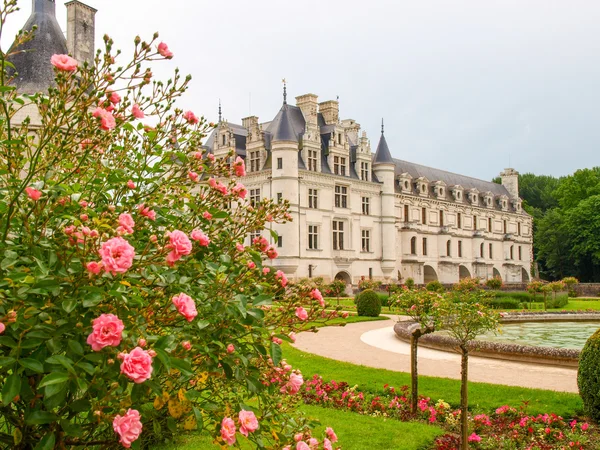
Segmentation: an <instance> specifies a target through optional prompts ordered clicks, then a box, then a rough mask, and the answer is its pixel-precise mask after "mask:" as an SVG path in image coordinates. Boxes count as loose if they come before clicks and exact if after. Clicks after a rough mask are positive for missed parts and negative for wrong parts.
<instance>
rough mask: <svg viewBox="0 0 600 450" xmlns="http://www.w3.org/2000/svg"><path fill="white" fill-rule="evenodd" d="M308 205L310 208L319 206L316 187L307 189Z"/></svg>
mask: <svg viewBox="0 0 600 450" xmlns="http://www.w3.org/2000/svg"><path fill="white" fill-rule="evenodd" d="M308 207H309V208H312V209H317V208H318V207H319V206H318V197H317V190H316V189H309V190H308Z"/></svg>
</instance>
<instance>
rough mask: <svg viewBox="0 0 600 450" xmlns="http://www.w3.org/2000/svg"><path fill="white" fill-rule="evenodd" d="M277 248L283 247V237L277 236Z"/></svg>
mask: <svg viewBox="0 0 600 450" xmlns="http://www.w3.org/2000/svg"><path fill="white" fill-rule="evenodd" d="M277 247H283V236H277Z"/></svg>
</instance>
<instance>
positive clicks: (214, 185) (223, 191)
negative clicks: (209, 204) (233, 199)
mask: <svg viewBox="0 0 600 450" xmlns="http://www.w3.org/2000/svg"><path fill="white" fill-rule="evenodd" d="M208 185H209V186H210V187H211V188H213V189H214V190H215V191H218V192H220V193H221V194H223V195H227V192H228V191H227V186H225V185H224V184H223V183H221V182H220V181H217V180H215V179H214V178H212V177H211V178H209V179H208Z"/></svg>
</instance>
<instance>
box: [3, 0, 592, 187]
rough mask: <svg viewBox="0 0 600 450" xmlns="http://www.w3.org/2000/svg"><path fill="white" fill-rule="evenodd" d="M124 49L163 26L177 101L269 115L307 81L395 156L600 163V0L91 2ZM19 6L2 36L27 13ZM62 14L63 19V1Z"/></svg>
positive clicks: (566, 169) (470, 163)
mask: <svg viewBox="0 0 600 450" xmlns="http://www.w3.org/2000/svg"><path fill="white" fill-rule="evenodd" d="M85 3H87V4H89V5H90V6H93V7H95V8H97V9H98V13H97V15H96V36H97V43H98V45H99V44H100V43H101V38H102V35H103V34H104V33H107V34H109V35H110V36H111V37H112V38H113V39H114V40H115V43H116V47H118V48H122V49H123V50H124V51H125V50H126V49H128V48H131V47H132V44H131V42H132V40H133V38H134V37H135V35H136V34H139V35H140V36H141V37H142V38H146V39H149V38H150V37H151V35H152V33H153V32H154V31H159V32H160V35H161V39H162V40H164V41H165V42H166V43H167V44H168V45H169V47H170V49H171V50H172V51H173V52H174V53H175V58H174V59H173V60H171V61H169V62H166V63H162V64H158V65H157V67H156V68H155V69H154V70H153V71H154V73H155V75H156V76H160V77H168V75H169V73H170V71H172V70H173V69H174V68H175V67H179V68H180V69H181V71H182V72H183V73H184V74H187V73H190V74H191V75H192V76H193V80H192V86H191V88H190V90H189V91H188V93H187V94H186V96H185V99H184V100H183V102H182V105H181V106H182V107H184V108H191V109H193V110H194V111H195V112H196V113H198V114H204V115H205V116H206V117H207V118H209V119H210V120H216V118H217V105H218V99H219V98H221V99H222V102H223V111H224V116H225V118H227V119H228V120H229V121H230V122H235V123H241V118H242V117H245V116H248V115H249V113H250V101H249V100H250V97H251V112H252V114H254V115H257V116H258V117H259V119H260V120H261V121H268V120H271V119H272V118H273V117H274V116H275V115H276V114H277V111H278V110H279V107H280V106H281V101H282V99H281V90H282V87H281V79H282V78H284V77H285V78H286V79H287V81H288V100H289V101H290V103H294V102H295V101H294V97H295V96H297V95H301V94H305V93H307V92H312V93H315V94H317V95H319V101H324V100H329V99H335V98H336V96H338V95H339V97H340V115H341V118H353V119H355V120H356V121H357V122H359V123H360V124H361V125H362V126H363V129H365V130H366V131H367V133H368V136H369V137H370V138H371V146H372V148H373V151H375V148H376V146H377V141H378V139H379V129H380V122H381V117H384V118H385V123H386V138H387V141H388V144H389V146H390V150H391V152H392V155H393V156H394V157H397V158H401V159H406V160H409V161H413V162H417V163H421V164H425V165H430V166H434V167H438V168H440V169H445V170H449V171H453V172H459V173H463V174H465V175H470V176H475V177H478V178H483V179H490V178H492V177H494V176H496V175H497V174H498V173H499V172H500V171H501V170H502V169H503V168H504V167H508V164H509V161H510V165H511V166H512V167H514V168H516V169H517V170H519V171H520V172H522V173H523V172H534V173H537V174H551V175H565V174H568V173H571V172H573V171H574V170H576V169H578V168H583V167H591V166H595V165H600V57H599V56H600V26H599V24H600V2H598V1H597V0H570V1H564V0H503V1H501V0H485V1H481V0H452V1H448V0H411V1H406V0H370V1H361V2H359V1H356V0H345V1H339V0H320V1H319V0H297V1H294V2H291V1H286V0H255V1H248V0H216V1H214V0H213V1H190V0H170V1H164V0H162V1H159V0H88V1H87V2H85ZM19 5H20V7H21V8H22V11H20V12H19V13H18V14H15V15H14V16H12V18H11V19H10V22H9V24H8V25H7V27H6V29H5V31H4V35H3V37H2V48H3V49H4V50H6V48H7V47H8V45H10V41H12V38H13V36H14V34H15V33H16V31H17V30H18V29H19V28H20V27H21V26H22V25H23V24H24V23H25V21H26V20H27V17H28V16H29V13H30V8H31V1H30V0H20V1H19ZM57 18H58V21H59V23H60V24H61V26H62V27H63V29H66V12H65V8H64V6H63V4H62V2H61V1H59V3H58V4H57Z"/></svg>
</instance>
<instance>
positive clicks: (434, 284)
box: [425, 280, 445, 292]
mask: <svg viewBox="0 0 600 450" xmlns="http://www.w3.org/2000/svg"><path fill="white" fill-rule="evenodd" d="M425 289H427V290H428V291H431V292H442V291H444V290H445V289H444V285H443V284H442V283H440V282H439V281H438V280H433V281H430V282H429V283H427V285H426V286H425Z"/></svg>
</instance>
